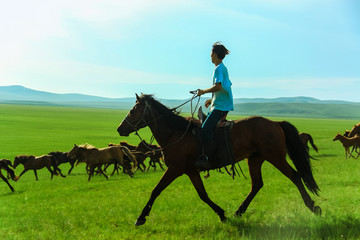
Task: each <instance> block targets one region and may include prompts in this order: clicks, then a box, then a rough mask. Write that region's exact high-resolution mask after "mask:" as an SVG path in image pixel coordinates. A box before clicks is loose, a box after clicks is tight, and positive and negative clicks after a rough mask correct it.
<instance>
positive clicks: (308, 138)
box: [299, 132, 319, 152]
mask: <svg viewBox="0 0 360 240" xmlns="http://www.w3.org/2000/svg"><path fill="white" fill-rule="evenodd" d="M299 136H300V139H301V141H302V142H303V143H304V145H305V148H306V149H307V150H308V151H309V146H308V143H309V142H310V144H311V146H312V148H313V149H314V150H315V151H316V152H319V149H318V148H317V146H316V145H315V144H314V140H313V138H312V137H311V135H310V134H308V133H303V132H302V133H299Z"/></svg>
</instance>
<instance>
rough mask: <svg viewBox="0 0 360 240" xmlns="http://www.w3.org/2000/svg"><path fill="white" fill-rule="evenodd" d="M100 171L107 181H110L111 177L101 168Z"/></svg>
mask: <svg viewBox="0 0 360 240" xmlns="http://www.w3.org/2000/svg"><path fill="white" fill-rule="evenodd" d="M98 169H99V170H100V174H102V175H104V177H105V178H106V180H109V176H108V175H106V173H105V172H104V171H103V170H102V169H101V166H100V167H99V168H98Z"/></svg>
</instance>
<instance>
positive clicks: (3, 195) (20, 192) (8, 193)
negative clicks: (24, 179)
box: [0, 190, 26, 197]
mask: <svg viewBox="0 0 360 240" xmlns="http://www.w3.org/2000/svg"><path fill="white" fill-rule="evenodd" d="M24 192H26V191H25V190H21V191H16V190H15V192H11V191H9V192H7V193H3V194H0V197H7V196H12V195H17V194H22V193H24Z"/></svg>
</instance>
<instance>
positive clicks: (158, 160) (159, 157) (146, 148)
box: [136, 140, 165, 171]
mask: <svg viewBox="0 0 360 240" xmlns="http://www.w3.org/2000/svg"><path fill="white" fill-rule="evenodd" d="M136 150H138V151H142V152H144V153H146V154H147V155H148V156H149V158H150V161H149V166H148V168H147V169H146V171H149V168H150V167H153V168H154V170H155V171H156V164H158V165H159V166H160V168H161V169H162V170H165V169H164V167H163V164H162V162H164V156H163V154H162V152H161V151H160V150H161V149H160V147H159V146H158V145H155V144H149V143H147V142H146V141H145V140H142V141H141V142H140V143H139V145H138V146H137V147H136Z"/></svg>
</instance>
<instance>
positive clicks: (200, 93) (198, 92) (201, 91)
mask: <svg viewBox="0 0 360 240" xmlns="http://www.w3.org/2000/svg"><path fill="white" fill-rule="evenodd" d="M205 93H206V92H205V90H202V89H199V90H198V91H197V95H198V96H201V95H203V94H205Z"/></svg>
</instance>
